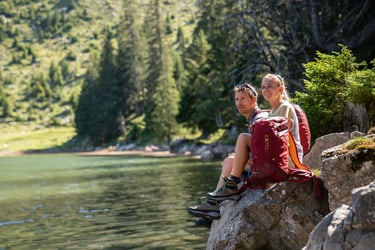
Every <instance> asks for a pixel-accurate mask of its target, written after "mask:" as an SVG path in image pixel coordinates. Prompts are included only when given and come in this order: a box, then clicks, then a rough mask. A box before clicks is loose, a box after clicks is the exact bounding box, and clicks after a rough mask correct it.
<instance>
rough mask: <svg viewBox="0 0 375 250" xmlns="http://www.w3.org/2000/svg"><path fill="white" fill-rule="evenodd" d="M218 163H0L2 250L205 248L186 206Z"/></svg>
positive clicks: (94, 159)
mask: <svg viewBox="0 0 375 250" xmlns="http://www.w3.org/2000/svg"><path fill="white" fill-rule="evenodd" d="M219 166H220V164H219V162H211V163H203V162H201V161H199V160H197V159H192V158H188V157H160V158H157V157H140V156H77V155H72V154H61V155H26V156H21V157H3V158H0V173H1V175H0V249H1V250H5V249H6V250H11V249H15V250H22V249H28V250H29V249H48V250H49V249H108V250H115V249H116V250H117V249H205V246H206V241H207V238H208V234H209V230H208V229H207V228H204V227H197V226H195V224H194V220H195V218H193V217H191V216H190V215H189V214H188V213H187V212H186V207H188V206H190V205H195V204H196V203H197V201H198V198H199V196H203V195H205V194H206V192H207V191H211V190H212V189H213V188H214V187H215V183H216V181H217V177H218V175H219Z"/></svg>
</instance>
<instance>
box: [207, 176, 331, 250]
mask: <svg viewBox="0 0 375 250" xmlns="http://www.w3.org/2000/svg"><path fill="white" fill-rule="evenodd" d="M321 191H322V192H323V193H324V188H322V187H321ZM327 204H328V203H327V196H326V195H325V196H323V197H322V198H320V199H317V198H316V196H315V187H314V183H313V182H308V183H279V184H275V185H274V186H273V187H271V188H269V189H261V190H251V191H250V192H248V193H246V194H244V195H243V197H242V198H241V200H239V201H238V202H235V201H225V202H222V204H221V205H220V212H221V218H220V220H217V221H214V222H213V224H212V226H211V232H210V236H209V239H208V243H207V249H228V250H229V249H233V250H234V249H236V250H239V249H247V250H249V249H301V248H302V247H303V246H304V245H305V244H306V242H307V239H308V237H309V234H310V232H311V231H312V229H313V228H314V227H315V225H316V224H317V223H319V221H320V220H321V219H322V218H323V217H324V216H325V215H326V214H328V212H329V211H328V207H327Z"/></svg>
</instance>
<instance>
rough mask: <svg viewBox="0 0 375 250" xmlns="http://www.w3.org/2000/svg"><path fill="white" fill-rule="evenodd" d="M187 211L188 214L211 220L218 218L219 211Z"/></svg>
mask: <svg viewBox="0 0 375 250" xmlns="http://www.w3.org/2000/svg"><path fill="white" fill-rule="evenodd" d="M188 212H189V214H191V215H193V216H196V217H206V218H210V219H212V220H218V219H220V213H219V212H215V211H211V212H207V211H197V210H191V209H188Z"/></svg>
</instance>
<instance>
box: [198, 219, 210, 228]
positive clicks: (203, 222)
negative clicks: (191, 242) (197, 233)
mask: <svg viewBox="0 0 375 250" xmlns="http://www.w3.org/2000/svg"><path fill="white" fill-rule="evenodd" d="M211 224H212V219H210V218H198V219H196V220H195V225H197V226H200V227H208V228H210V227H211Z"/></svg>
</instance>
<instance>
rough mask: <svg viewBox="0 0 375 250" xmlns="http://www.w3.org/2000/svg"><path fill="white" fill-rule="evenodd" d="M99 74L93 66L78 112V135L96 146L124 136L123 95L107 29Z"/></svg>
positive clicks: (85, 83)
mask: <svg viewBox="0 0 375 250" xmlns="http://www.w3.org/2000/svg"><path fill="white" fill-rule="evenodd" d="M98 69H99V70H98V75H97V77H96V73H95V70H94V69H90V71H88V74H87V75H86V80H85V82H84V84H83V89H82V92H81V95H80V101H79V104H78V107H77V111H76V119H75V121H76V126H77V133H78V136H83V137H86V138H88V139H89V142H90V143H92V144H94V145H102V144H103V143H108V142H111V141H112V140H114V139H117V137H118V136H119V135H120V133H121V130H120V110H121V105H120V104H121V98H122V97H121V95H122V93H121V92H120V87H119V83H118V80H117V78H116V72H117V66H116V60H115V54H114V48H113V45H112V34H111V32H110V30H109V29H107V30H106V32H105V41H104V45H103V49H102V53H101V57H100V61H99V65H98Z"/></svg>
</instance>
